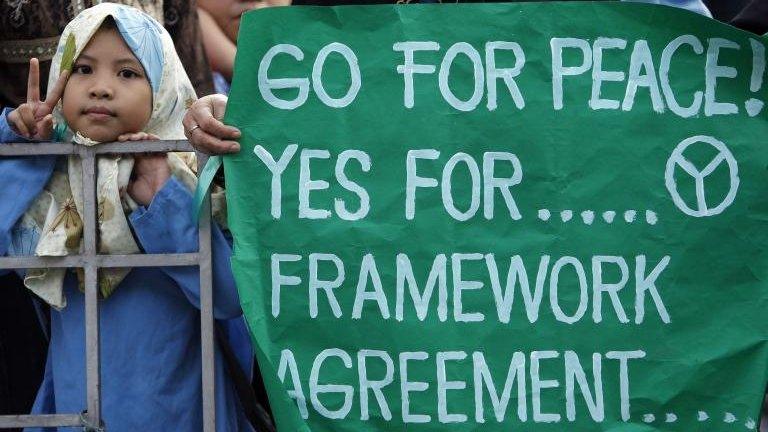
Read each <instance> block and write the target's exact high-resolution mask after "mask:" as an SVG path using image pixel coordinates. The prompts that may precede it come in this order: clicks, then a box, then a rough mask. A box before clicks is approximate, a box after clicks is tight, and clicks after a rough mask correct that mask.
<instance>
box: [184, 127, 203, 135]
mask: <svg viewBox="0 0 768 432" xmlns="http://www.w3.org/2000/svg"><path fill="white" fill-rule="evenodd" d="M199 128H200V125H195V126H193V127H192V129H190V130H188V131H187V136H192V132H194V131H195V129H199Z"/></svg>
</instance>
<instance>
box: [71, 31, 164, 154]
mask: <svg viewBox="0 0 768 432" xmlns="http://www.w3.org/2000/svg"><path fill="white" fill-rule="evenodd" d="M62 105H63V108H62V111H63V115H64V119H65V120H66V121H67V124H68V125H69V127H70V128H71V129H72V130H74V131H77V132H80V134H81V135H83V136H85V137H87V138H90V139H92V140H95V141H99V142H110V141H116V140H117V137H118V136H120V135H122V134H125V133H134V132H141V131H142V130H143V129H144V127H145V126H146V124H147V123H148V122H149V118H150V115H151V114H152V88H151V87H150V85H149V80H148V79H147V75H146V74H145V73H144V68H143V67H142V66H141V63H140V62H139V60H138V59H137V58H136V56H134V55H133V52H131V49H130V48H128V45H126V43H125V41H123V38H122V37H121V36H120V33H118V31H117V29H115V28H114V26H106V27H104V26H102V28H100V29H99V30H98V31H97V32H96V34H95V35H94V36H93V37H92V38H91V40H90V41H89V42H88V44H87V45H86V46H85V48H84V49H83V52H82V53H81V54H80V56H79V57H78V58H77V60H76V61H75V63H74V65H73V67H72V75H71V76H70V78H69V81H67V86H66V87H65V88H64V96H63V97H62Z"/></svg>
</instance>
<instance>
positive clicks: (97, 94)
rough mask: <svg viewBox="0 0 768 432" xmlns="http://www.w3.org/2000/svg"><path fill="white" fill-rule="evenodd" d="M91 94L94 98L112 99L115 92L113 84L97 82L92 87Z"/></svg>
mask: <svg viewBox="0 0 768 432" xmlns="http://www.w3.org/2000/svg"><path fill="white" fill-rule="evenodd" d="M90 96H91V98H94V99H112V96H114V93H113V91H112V88H111V86H109V85H106V84H104V83H96V84H94V86H93V87H91V92H90Z"/></svg>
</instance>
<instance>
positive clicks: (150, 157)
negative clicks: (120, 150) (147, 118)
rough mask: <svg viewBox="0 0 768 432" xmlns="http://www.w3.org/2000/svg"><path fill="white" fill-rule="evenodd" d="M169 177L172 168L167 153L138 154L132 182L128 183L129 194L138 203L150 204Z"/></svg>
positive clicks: (134, 164) (135, 158)
mask: <svg viewBox="0 0 768 432" xmlns="http://www.w3.org/2000/svg"><path fill="white" fill-rule="evenodd" d="M140 139H146V138H140ZM121 141H123V140H121ZM169 178H171V168H170V167H169V166H168V156H167V155H166V154H165V153H153V154H147V155H136V156H135V157H134V163H133V173H132V175H131V182H130V183H129V184H128V194H129V195H130V196H131V198H133V200H134V201H136V202H137V203H139V204H141V205H143V206H148V205H149V203H151V202H152V198H154V197H155V194H156V193H157V191H159V190H160V189H161V188H162V187H163V185H164V184H165V182H167V181H168V179H169Z"/></svg>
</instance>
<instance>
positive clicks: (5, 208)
mask: <svg viewBox="0 0 768 432" xmlns="http://www.w3.org/2000/svg"><path fill="white" fill-rule="evenodd" d="M9 112H10V109H9V108H6V109H5V110H3V112H2V113H0V142H3V143H6V142H23V141H27V140H26V139H24V138H23V137H21V136H19V135H16V134H15V133H14V132H13V131H12V130H11V127H10V126H9V125H8V118H7V115H8V113H9ZM55 165H56V156H36V157H0V185H2V187H0V256H5V255H6V254H7V253H8V245H9V244H10V242H11V229H12V228H13V226H14V225H16V222H17V221H18V220H19V218H20V217H21V216H22V215H23V214H24V212H26V211H27V209H28V208H29V206H30V205H32V202H33V201H34V199H35V198H37V196H38V195H40V192H42V190H43V187H45V185H46V184H47V183H48V179H50V178H51V174H52V173H53V167H54V166H55Z"/></svg>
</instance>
